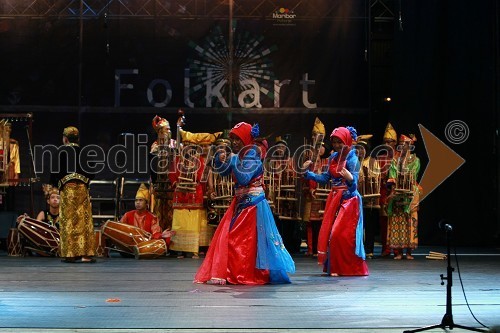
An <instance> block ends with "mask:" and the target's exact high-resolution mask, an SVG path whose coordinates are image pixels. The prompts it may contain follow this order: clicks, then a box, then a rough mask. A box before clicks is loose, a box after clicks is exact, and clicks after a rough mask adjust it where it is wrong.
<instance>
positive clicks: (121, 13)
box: [0, 0, 384, 20]
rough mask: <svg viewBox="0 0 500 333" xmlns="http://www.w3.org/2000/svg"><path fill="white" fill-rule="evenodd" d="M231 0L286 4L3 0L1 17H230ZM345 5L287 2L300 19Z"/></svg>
mask: <svg viewBox="0 0 500 333" xmlns="http://www.w3.org/2000/svg"><path fill="white" fill-rule="evenodd" d="M229 1H233V4H234V10H233V16H234V17H235V18H260V19H270V18H271V16H272V13H273V12H274V11H276V10H278V9H279V6H283V4H281V5H279V4H278V2H277V1H272V0H252V1H249V0H0V18H19V17H24V18H44V17H52V18H59V19H79V18H80V16H81V17H82V18H84V19H95V18H98V17H100V16H103V15H105V14H106V16H107V17H108V18H109V19H117V18H120V19H122V18H150V19H154V18H166V17H176V18H185V19H197V18H200V19H201V18H227V17H228V15H229ZM375 2H381V3H383V2H384V1H381V0H377V1H375ZM345 5H346V4H345V3H343V2H342V1H332V0H315V1H312V0H296V1H287V2H286V6H288V7H287V8H288V9H291V10H293V11H294V12H295V13H300V15H297V19H299V20H311V19H321V18H332V19H344V18H345V17H341V16H339V15H343V14H339V13H343V12H345V11H343V10H342V6H345ZM346 6H348V5H346ZM339 9H340V10H339ZM350 19H353V17H350ZM359 19H362V18H359Z"/></svg>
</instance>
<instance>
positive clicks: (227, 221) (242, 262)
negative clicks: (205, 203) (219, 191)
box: [194, 122, 295, 285]
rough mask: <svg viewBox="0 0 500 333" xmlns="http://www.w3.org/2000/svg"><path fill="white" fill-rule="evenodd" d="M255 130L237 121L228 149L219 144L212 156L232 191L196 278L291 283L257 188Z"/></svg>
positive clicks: (289, 263)
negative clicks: (231, 182)
mask: <svg viewBox="0 0 500 333" xmlns="http://www.w3.org/2000/svg"><path fill="white" fill-rule="evenodd" d="M258 135H259V127H258V125H253V126H252V125H250V124H248V123H245V122H241V123H238V124H236V125H235V126H234V127H233V129H232V130H231V132H230V134H229V137H230V139H231V147H232V151H233V154H230V155H227V154H226V152H225V151H223V150H221V151H218V152H217V154H216V156H215V159H214V164H215V172H218V173H220V174H221V175H222V176H226V175H229V174H232V176H233V178H234V181H235V195H234V198H233V201H232V202H231V205H230V207H229V208H228V210H227V211H226V213H225V214H224V216H223V217H222V219H221V222H220V224H219V226H218V227H217V230H216V232H215V235H214V237H213V239H212V242H211V244H210V248H209V249H208V252H207V255H206V257H205V259H204V261H203V263H202V265H201V267H200V268H199V269H198V272H197V273H196V275H195V279H194V281H195V282H197V283H209V284H226V283H230V284H250V285H258V284H267V283H273V284H276V283H290V278H289V276H288V274H287V273H294V272H295V263H294V261H293V260H292V258H291V256H290V254H289V253H288V251H287V250H286V249H285V246H284V245H283V240H282V238H281V236H280V234H279V232H278V229H277V228H276V224H275V222H274V217H273V214H272V212H271V208H270V207H269V203H268V201H267V200H266V198H265V193H264V190H263V188H262V174H263V171H264V170H263V166H262V161H261V158H260V155H259V153H258V152H257V150H256V147H255V145H254V143H255V141H254V139H255V138H256V137H258Z"/></svg>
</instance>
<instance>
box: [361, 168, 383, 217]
mask: <svg viewBox="0 0 500 333" xmlns="http://www.w3.org/2000/svg"><path fill="white" fill-rule="evenodd" d="M377 167H378V166H377ZM380 177H381V174H380V172H376V171H372V170H370V167H369V166H367V165H364V163H363V165H362V167H361V170H360V173H359V178H358V192H359V194H360V195H361V197H362V198H363V207H366V208H377V209H378V208H380V202H379V201H380V182H381V181H380Z"/></svg>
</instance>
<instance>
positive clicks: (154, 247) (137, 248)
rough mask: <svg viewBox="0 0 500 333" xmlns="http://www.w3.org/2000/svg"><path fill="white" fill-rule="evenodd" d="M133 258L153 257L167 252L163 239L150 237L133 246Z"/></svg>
mask: <svg viewBox="0 0 500 333" xmlns="http://www.w3.org/2000/svg"><path fill="white" fill-rule="evenodd" d="M133 248H134V256H135V259H154V258H158V257H159V256H164V255H165V253H167V244H166V243H165V240H163V239H151V240H148V241H145V242H142V243H139V244H137V245H134V246H133Z"/></svg>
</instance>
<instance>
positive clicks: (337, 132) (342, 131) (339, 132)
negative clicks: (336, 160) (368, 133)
mask: <svg viewBox="0 0 500 333" xmlns="http://www.w3.org/2000/svg"><path fill="white" fill-rule="evenodd" d="M332 137H336V138H339V139H340V140H341V141H342V142H343V143H344V145H346V146H349V147H350V146H352V140H353V137H352V135H351V131H349V129H348V128H347V127H337V128H336V129H334V130H333V131H332V134H330V139H331V138H332Z"/></svg>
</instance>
